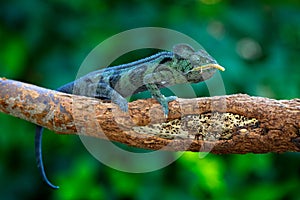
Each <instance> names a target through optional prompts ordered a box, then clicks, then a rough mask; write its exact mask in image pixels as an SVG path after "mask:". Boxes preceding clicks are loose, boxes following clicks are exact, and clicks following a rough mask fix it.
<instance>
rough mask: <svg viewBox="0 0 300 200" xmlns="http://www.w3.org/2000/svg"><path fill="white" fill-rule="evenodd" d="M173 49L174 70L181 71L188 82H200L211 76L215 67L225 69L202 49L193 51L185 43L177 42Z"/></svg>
mask: <svg viewBox="0 0 300 200" xmlns="http://www.w3.org/2000/svg"><path fill="white" fill-rule="evenodd" d="M173 51H174V54H175V58H177V64H176V70H177V71H180V72H182V73H183V75H184V76H185V78H186V79H187V81H188V82H191V83H197V82H201V81H204V80H207V79H209V78H210V77H212V76H213V74H214V73H215V72H216V70H217V69H218V70H221V71H224V70H225V68H224V67H222V66H221V65H219V64H218V63H217V61H216V60H215V59H214V58H213V57H212V56H211V55H209V54H208V53H207V52H206V51H205V50H204V49H201V50H199V51H195V50H194V49H193V48H192V47H191V46H189V45H187V44H178V45H175V46H174V48H173Z"/></svg>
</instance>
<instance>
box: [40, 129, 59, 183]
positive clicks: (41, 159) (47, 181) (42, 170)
mask: <svg viewBox="0 0 300 200" xmlns="http://www.w3.org/2000/svg"><path fill="white" fill-rule="evenodd" d="M43 130H44V128H43V127H41V126H36V129H35V158H36V164H37V167H38V169H39V171H40V173H41V175H42V178H43V181H44V182H45V183H47V185H49V186H50V187H51V188H53V189H58V188H59V186H56V185H53V184H52V183H51V182H50V181H49V180H48V178H47V176H46V173H45V170H44V164H43V157H42V136H43Z"/></svg>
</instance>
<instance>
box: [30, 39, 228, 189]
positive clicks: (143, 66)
mask: <svg viewBox="0 0 300 200" xmlns="http://www.w3.org/2000/svg"><path fill="white" fill-rule="evenodd" d="M217 69H219V70H222V71H224V70H225V69H224V68H223V67H221V66H220V65H218V63H217V62H216V60H215V59H214V58H212V57H211V56H210V55H209V54H208V53H207V52H206V51H205V50H203V49H201V50H199V51H195V50H194V49H193V48H192V47H191V46H189V45H187V44H178V45H175V46H174V47H173V52H160V53H157V54H155V55H153V56H150V57H148V58H144V59H141V60H138V61H135V62H131V63H128V64H123V65H118V66H114V67H108V68H105V69H101V70H97V71H94V72H91V73H89V74H87V75H85V76H83V77H81V78H79V79H77V80H75V81H73V82H70V83H68V84H66V85H63V86H62V87H60V88H58V89H57V91H60V92H64V93H69V94H71V93H72V94H76V95H82V96H88V97H94V98H99V99H109V100H111V101H112V102H113V103H115V104H117V105H118V106H119V107H120V109H121V110H122V111H124V112H127V111H128V102H127V100H126V99H125V98H126V97H129V96H131V95H133V94H136V93H139V92H143V91H146V90H148V91H149V92H150V93H151V95H152V97H153V98H155V99H156V100H157V101H158V102H159V103H160V104H161V105H162V109H163V111H164V114H165V116H167V115H168V112H169V109H168V102H170V101H173V100H175V99H176V97H175V96H170V97H165V96H164V95H163V94H162V93H161V92H160V88H162V87H168V86H172V85H176V84H182V83H198V82H202V81H205V80H207V79H209V78H210V77H212V76H213V74H214V73H215V72H216V71H217ZM42 132H43V128H42V127H40V126H37V128H36V137H35V148H36V160H37V166H38V168H39V170H40V173H41V175H42V178H43V180H44V181H45V182H46V183H47V184H48V185H49V186H50V187H52V188H54V189H57V188H58V186H55V185H53V184H52V183H51V182H50V181H49V180H48V179H47V177H46V174H45V171H44V166H43V162H42V150H41V149H42V144H41V140H42Z"/></svg>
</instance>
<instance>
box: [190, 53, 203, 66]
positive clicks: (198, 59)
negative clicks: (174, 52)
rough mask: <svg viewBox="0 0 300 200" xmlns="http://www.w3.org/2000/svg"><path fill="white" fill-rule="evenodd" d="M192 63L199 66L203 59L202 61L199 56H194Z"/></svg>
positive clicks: (191, 58)
mask: <svg viewBox="0 0 300 200" xmlns="http://www.w3.org/2000/svg"><path fill="white" fill-rule="evenodd" d="M190 61H191V63H192V64H193V65H197V64H199V63H200V61H201V59H200V57H199V56H197V55H192V56H191V57H190Z"/></svg>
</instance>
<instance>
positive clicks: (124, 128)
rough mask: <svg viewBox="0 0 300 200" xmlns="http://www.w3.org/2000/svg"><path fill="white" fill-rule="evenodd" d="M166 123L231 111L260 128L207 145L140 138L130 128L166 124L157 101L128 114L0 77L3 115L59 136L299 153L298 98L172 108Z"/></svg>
mask: <svg viewBox="0 0 300 200" xmlns="http://www.w3.org/2000/svg"><path fill="white" fill-rule="evenodd" d="M169 108H170V114H169V118H168V120H171V119H180V118H181V116H182V115H187V114H202V113H207V112H215V111H217V112H228V113H235V114H239V115H242V116H245V117H251V118H256V119H257V120H258V121H259V127H254V128H253V129H250V130H247V131H239V132H237V133H236V134H235V135H234V136H233V137H232V138H231V139H228V140H217V141H203V140H191V139H189V140H188V139H187V140H184V139H173V140H169V139H164V138H159V137H154V136H145V135H143V136H141V134H138V133H136V132H134V131H132V129H131V127H132V126H137V125H139V126H141V125H147V124H149V123H159V122H164V121H165V120H166V119H164V117H163V112H162V109H161V106H160V104H158V102H157V101H156V100H153V99H147V100H138V101H134V102H131V103H129V113H123V112H121V111H120V109H119V108H118V106H116V105H114V104H111V103H108V102H103V101H101V100H98V99H93V98H88V97H83V96H75V95H70V94H64V93H60V92H56V91H53V90H48V89H44V88H40V87H37V86H33V85H30V84H26V83H21V82H17V81H12V80H8V79H5V78H0V111H1V112H4V113H7V114H10V115H13V116H15V117H19V118H21V119H24V120H27V121H29V122H32V123H36V124H39V125H42V126H44V127H46V128H48V129H50V130H53V131H55V132H57V133H59V134H83V135H88V136H93V137H98V138H102V139H107V140H108V139H109V140H112V141H117V142H121V143H124V144H128V145H130V146H134V147H140V148H145V149H152V150H157V149H162V148H163V149H165V150H171V151H211V152H212V153H218V154H228V153H240V154H242V153H250V152H252V153H266V152H286V151H298V152H300V99H293V100H274V99H268V98H263V97H250V96H248V95H244V94H237V95H228V96H216V97H206V98H197V99H178V100H177V101H173V102H171V103H169Z"/></svg>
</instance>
